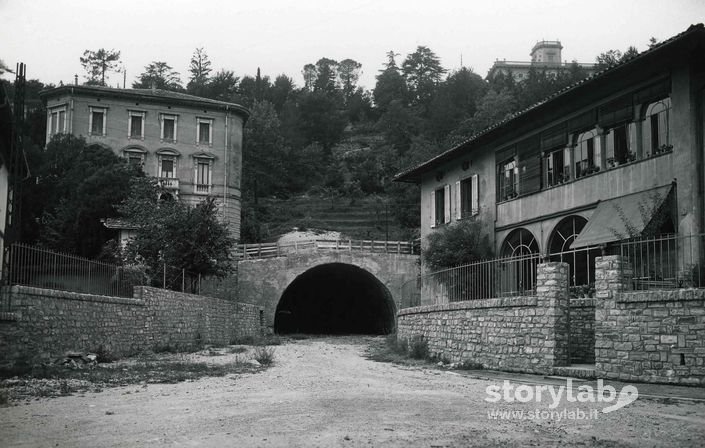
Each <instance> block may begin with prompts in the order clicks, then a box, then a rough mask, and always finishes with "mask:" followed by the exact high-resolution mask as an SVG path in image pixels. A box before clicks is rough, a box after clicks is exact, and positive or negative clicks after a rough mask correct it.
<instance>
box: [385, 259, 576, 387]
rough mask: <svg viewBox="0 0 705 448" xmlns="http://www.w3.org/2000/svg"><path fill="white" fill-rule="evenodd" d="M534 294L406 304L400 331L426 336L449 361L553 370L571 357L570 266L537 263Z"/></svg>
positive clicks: (436, 352) (400, 316)
mask: <svg viewBox="0 0 705 448" xmlns="http://www.w3.org/2000/svg"><path fill="white" fill-rule="evenodd" d="M536 277H537V288H536V292H537V295H536V296H528V297H504V298H496V299H484V300H473V301H464V302H455V303H449V304H440V305H426V306H419V307H413V308H406V309H402V310H401V311H399V313H398V321H397V336H398V337H399V338H405V339H413V338H418V337H422V338H423V339H425V340H426V341H427V343H428V347H429V351H430V353H431V354H432V355H436V356H438V357H440V358H442V359H447V360H449V361H451V362H462V361H466V360H469V361H472V362H476V363H480V364H482V365H483V367H485V368H490V369H500V370H508V371H520V372H531V373H551V372H552V369H553V367H554V366H557V365H566V363H567V362H568V336H567V334H568V313H569V302H568V265H567V264H565V263H543V264H540V265H538V268H537V276H536Z"/></svg>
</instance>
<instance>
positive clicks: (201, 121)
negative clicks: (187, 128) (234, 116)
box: [196, 117, 215, 147]
mask: <svg viewBox="0 0 705 448" xmlns="http://www.w3.org/2000/svg"><path fill="white" fill-rule="evenodd" d="M214 121H215V119H214V118H210V117H196V146H209V147H210V146H213V123H214ZM201 124H208V141H207V142H202V141H201Z"/></svg>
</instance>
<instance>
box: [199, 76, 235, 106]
mask: <svg viewBox="0 0 705 448" xmlns="http://www.w3.org/2000/svg"><path fill="white" fill-rule="evenodd" d="M239 81H240V78H239V77H237V76H235V73H234V72H233V71H232V70H224V69H221V70H219V71H218V72H216V74H215V75H213V76H212V77H211V78H210V79H209V80H208V83H207V84H206V86H205V87H204V89H203V96H205V97H206V98H212V99H214V100H219V101H233V100H234V99H235V97H236V95H237V92H238V82H239Z"/></svg>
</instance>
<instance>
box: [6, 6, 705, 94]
mask: <svg viewBox="0 0 705 448" xmlns="http://www.w3.org/2000/svg"><path fill="white" fill-rule="evenodd" d="M702 22H705V0H635V1H634V0H590V1H585V0H582V1H574V0H541V1H530V0H485V1H477V0H435V1H429V0H425V1H418V0H358V1H340V0H297V1H286V0H249V1H247V2H245V1H242V0H230V1H221V0H210V1H203V2H195V1H193V0H189V1H185V0H139V1H137V0H120V1H107V0H72V1H69V0H0V59H1V60H3V61H4V62H5V64H6V65H7V66H8V67H10V68H14V67H15V64H16V63H17V62H24V63H25V64H26V65H27V77H28V78H29V79H39V80H40V81H42V82H44V83H54V84H58V83H59V82H60V81H61V82H64V83H73V79H74V75H75V74H78V76H79V82H83V81H84V80H85V77H84V75H85V70H84V69H83V67H82V66H81V64H80V61H79V58H80V57H81V56H82V54H83V52H84V51H85V50H98V49H99V48H106V49H115V50H119V51H120V52H121V60H122V62H123V64H124V67H125V69H126V79H127V85H128V87H129V86H130V84H131V83H132V82H133V81H134V80H135V79H136V77H137V76H138V75H139V74H140V73H141V72H142V71H144V67H145V66H146V65H147V64H149V63H150V62H152V61H165V62H167V63H168V64H169V65H171V66H172V67H173V68H174V70H176V71H177V72H179V73H180V74H181V79H182V81H183V83H184V85H185V84H186V82H187V80H188V79H187V78H188V66H189V61H190V58H191V56H192V54H193V51H194V50H195V49H196V48H197V47H203V48H204V49H205V51H206V53H207V54H208V56H209V58H210V60H211V63H212V68H213V69H215V70H219V69H227V70H232V71H234V72H235V74H236V75H238V76H243V75H254V74H255V73H256V71H257V68H258V67H259V68H260V69H261V72H262V75H268V76H270V77H271V78H272V80H273V79H274V78H275V77H276V76H277V75H279V74H281V73H284V74H286V75H288V76H290V77H291V78H293V79H294V82H295V83H296V84H297V85H298V86H301V85H302V84H303V77H302V75H301V70H302V68H303V66H304V65H305V64H307V63H315V62H316V61H317V60H318V59H320V58H322V57H327V58H330V59H335V60H338V61H340V60H343V59H347V58H350V59H354V60H356V61H358V62H360V63H361V64H362V76H361V78H360V82H359V84H360V85H361V86H363V87H365V88H367V89H372V88H374V84H375V76H376V75H377V74H378V72H379V70H380V69H381V68H382V64H383V63H385V61H386V54H387V52H389V51H394V52H395V53H398V54H400V56H399V57H398V58H397V63H399V64H401V61H402V60H403V59H404V57H406V55H408V54H409V53H412V52H414V51H415V50H416V48H417V46H419V45H424V46H427V47H429V48H430V49H431V50H433V51H434V52H435V53H436V54H437V55H438V56H439V57H440V59H441V63H442V65H443V66H444V67H445V68H446V69H448V70H449V71H452V70H457V69H459V68H460V67H461V66H466V67H469V68H472V69H473V70H474V71H475V72H476V73H478V74H480V75H481V76H483V77H484V76H486V74H487V71H488V70H489V68H490V67H491V66H492V63H493V62H494V61H495V60H497V59H500V60H501V59H506V60H511V61H528V60H530V56H529V53H530V51H531V47H532V46H533V45H534V44H535V43H536V42H537V41H540V40H560V41H561V43H562V45H563V59H564V60H568V61H572V60H577V61H580V62H594V60H595V57H596V56H597V55H598V54H600V53H601V52H603V51H606V50H609V49H619V50H621V51H624V50H625V49H626V48H627V47H628V46H630V45H634V46H636V47H637V48H638V49H639V50H640V51H642V50H645V49H646V48H647V45H648V42H649V38H650V37H652V36H654V37H656V38H657V39H659V40H665V39H668V38H669V37H672V36H673V35H675V34H678V33H680V32H682V31H684V30H685V29H686V28H688V26H690V25H691V24H694V23H702ZM12 77H13V75H10V74H5V75H3V78H4V79H13V78H12ZM122 80H123V75H122V74H111V75H110V76H109V79H108V82H109V85H112V86H116V85H117V84H118V83H120V84H122Z"/></svg>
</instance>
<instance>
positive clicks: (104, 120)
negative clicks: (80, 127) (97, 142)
mask: <svg viewBox="0 0 705 448" xmlns="http://www.w3.org/2000/svg"><path fill="white" fill-rule="evenodd" d="M95 113H101V114H102V115H103V118H102V120H101V128H102V130H101V132H100V133H95V132H93V125H94V121H95V119H94V117H93V114H95ZM107 124H108V108H107V107H100V106H88V135H90V136H92V137H96V136H97V137H105V136H106V135H108V132H107Z"/></svg>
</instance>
